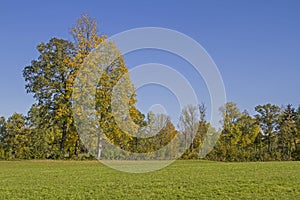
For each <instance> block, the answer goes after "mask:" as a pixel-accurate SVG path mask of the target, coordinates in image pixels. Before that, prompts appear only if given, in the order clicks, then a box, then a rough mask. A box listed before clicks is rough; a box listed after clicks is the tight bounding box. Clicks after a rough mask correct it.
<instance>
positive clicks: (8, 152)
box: [0, 14, 300, 161]
mask: <svg viewBox="0 0 300 200" xmlns="http://www.w3.org/2000/svg"><path fill="white" fill-rule="evenodd" d="M71 34H72V36H73V38H74V40H73V41H68V40H64V39H59V38H52V39H50V40H49V41H48V42H47V43H44V42H42V43H40V44H39V45H38V46H37V50H38V52H39V56H38V58H37V59H35V60H33V61H32V62H31V64H30V65H29V66H25V67H24V70H23V77H24V79H25V81H26V85H25V89H26V91H27V92H28V93H31V94H33V97H34V99H35V103H34V104H33V105H32V106H31V108H30V110H29V112H28V114H27V115H26V116H25V115H23V114H18V113H15V114H13V115H12V116H10V117H9V118H8V119H5V118H4V117H1V118H0V159H84V158H90V159H92V158H98V159H101V158H106V159H122V158H124V157H126V158H128V157H129V158H132V159H153V158H160V159H173V158H176V156H178V152H181V153H182V156H181V158H182V159H197V158H204V159H209V160H218V161H269V160H299V159H300V107H298V108H294V107H293V106H292V105H286V106H281V107H279V106H277V105H272V104H265V105H259V106H256V107H255V111H256V115H254V116H250V115H249V114H248V112H247V111H243V112H241V111H240V110H239V109H238V107H237V105H236V104H235V103H232V102H229V103H227V104H226V105H224V107H223V108H221V109H220V112H221V113H222V114H223V120H222V125H223V127H222V129H221V130H215V129H214V128H213V127H212V126H211V124H210V123H209V122H208V121H207V120H206V107H205V105H204V104H201V105H188V106H186V107H185V108H183V110H182V113H181V116H180V120H179V125H178V127H175V126H174V124H173V123H172V121H171V120H170V119H169V118H168V116H166V115H163V114H157V115H155V114H153V113H151V112H150V113H147V114H146V115H144V114H142V113H141V112H140V111H139V110H138V109H137V108H136V106H135V104H136V102H137V99H136V94H135V93H134V91H135V88H134V85H133V84H132V83H131V81H130V77H129V76H128V75H126V74H128V68H127V67H126V65H125V61H124V58H123V56H122V54H121V53H120V52H119V50H118V49H117V47H116V46H115V45H114V44H113V43H112V42H110V41H107V36H105V35H99V34H98V30H97V23H96V21H95V20H94V19H92V18H91V17H89V16H88V15H86V14H84V15H82V16H81V18H79V19H78V20H77V24H76V25H75V26H73V27H72V28H71ZM99 46H100V47H101V48H99ZM92 52H96V53H97V54H96V53H94V54H95V55H97V56H98V57H93V59H90V55H91V53H92ZM112 55H114V56H112ZM108 58H109V59H112V60H110V61H109V62H107V63H106V64H103V63H102V65H99V64H97V63H93V62H88V63H87V61H86V60H101V61H102V62H103V60H107V59H108ZM109 59H108V60H109ZM87 64H88V65H89V66H90V67H91V68H92V70H96V69H97V70H98V68H101V69H100V70H101V77H99V79H98V80H97V87H96V92H95V95H94V96H95V97H94V101H93V106H94V108H95V110H96V112H95V116H94V115H93V116H85V115H84V114H83V113H84V112H83V110H81V108H80V107H79V108H76V109H77V110H74V107H72V101H73V98H74V96H76V94H77V93H78V92H79V93H84V92H86V91H84V89H82V88H80V91H79V88H75V86H74V85H75V83H76V81H78V79H80V78H78V75H79V73H80V70H82V69H84V65H87ZM90 78H91V77H87V76H82V77H81V79H82V80H81V81H87V79H90ZM120 82H122V83H123V84H121V86H120V87H117V90H113V88H115V86H116V85H118V84H119V83H120ZM77 90H78V91H77ZM116 92H117V97H118V98H117V99H115V96H114V95H115V94H114V93H116ZM81 100H82V102H85V101H86V99H84V98H83V99H81ZM115 101H117V103H115V105H112V104H113V103H112V102H115ZM87 103H89V102H87ZM122 105H126V108H123V107H122ZM83 109H84V108H83ZM124 110H126V111H127V110H128V112H124ZM75 115H76V116H77V117H78V116H80V117H81V118H82V120H85V119H93V121H94V122H96V123H95V124H94V125H93V126H92V127H93V128H94V129H91V128H90V129H87V130H86V133H85V134H87V135H88V137H84V136H83V135H79V133H78V130H77V129H76V122H75V120H74V116H75ZM123 123H124V124H125V126H124V127H122V124H123ZM99 127H101V130H100V129H99ZM207 138H210V139H209V140H210V141H208V140H207ZM107 141H109V142H111V143H113V144H115V145H117V146H118V147H119V150H118V151H116V150H111V149H110V148H108V145H107ZM168 144H169V145H168ZM205 144H210V145H211V147H212V146H213V149H212V151H210V152H209V154H207V155H206V154H205V153H204V152H205V148H204V146H205ZM166 145H167V147H165V146H166ZM210 145H208V146H210ZM163 147H165V148H163ZM158 150H159V151H158ZM178 150H179V151H178ZM135 153H137V154H138V156H136V155H134V154H135ZM180 155H181V154H180ZM201 155H205V157H204V156H201ZM131 156H132V157H131Z"/></svg>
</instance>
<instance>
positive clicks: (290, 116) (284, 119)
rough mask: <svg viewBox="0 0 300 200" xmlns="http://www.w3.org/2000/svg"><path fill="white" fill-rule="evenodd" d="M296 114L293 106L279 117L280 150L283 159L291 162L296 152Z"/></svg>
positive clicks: (289, 106) (287, 108)
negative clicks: (293, 153)
mask: <svg viewBox="0 0 300 200" xmlns="http://www.w3.org/2000/svg"><path fill="white" fill-rule="evenodd" d="M295 120H296V112H295V109H294V108H293V107H292V105H291V104H289V105H287V106H286V107H285V108H284V110H283V112H282V114H281V115H280V117H279V132H278V148H279V149H280V150H281V159H282V160H290V159H291V156H292V152H293V151H295V150H296V146H295V143H294V140H295V138H296V137H297V125H296V122H295Z"/></svg>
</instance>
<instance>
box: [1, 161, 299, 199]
mask: <svg viewBox="0 0 300 200" xmlns="http://www.w3.org/2000/svg"><path fill="white" fill-rule="evenodd" d="M299 197H300V162H243V163H238V162H235V163H226V162H211V161H176V162H174V163H172V164H171V165H169V166H168V167H165V168H163V169H161V170H158V171H154V172H148V173H141V174H138V173H136V174H132V173H125V172H120V171H116V170H114V169H111V168H109V167H107V166H105V165H103V164H101V163H100V162H97V161H2V162H0V199H299Z"/></svg>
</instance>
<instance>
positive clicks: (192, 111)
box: [179, 105, 199, 154]
mask: <svg viewBox="0 0 300 200" xmlns="http://www.w3.org/2000/svg"><path fill="white" fill-rule="evenodd" d="M197 111H198V108H197V106H195V105H187V106H186V107H184V108H183V109H182V111H181V115H180V118H179V128H180V129H181V133H182V134H183V135H184V141H185V144H184V146H185V149H186V150H187V154H189V153H190V152H192V150H193V148H194V147H193V140H194V137H195V135H196V132H197V129H198V125H199V114H198V112H197ZM188 145H189V146H188Z"/></svg>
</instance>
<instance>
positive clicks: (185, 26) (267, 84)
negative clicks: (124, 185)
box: [0, 0, 300, 117]
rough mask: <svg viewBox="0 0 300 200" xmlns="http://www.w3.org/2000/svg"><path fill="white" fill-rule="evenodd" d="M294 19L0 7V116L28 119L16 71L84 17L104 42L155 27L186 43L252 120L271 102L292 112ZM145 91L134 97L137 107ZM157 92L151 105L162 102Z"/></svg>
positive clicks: (35, 4) (190, 6) (69, 6)
mask: <svg viewBox="0 0 300 200" xmlns="http://www.w3.org/2000/svg"><path fill="white" fill-rule="evenodd" d="M299 11H300V1H297V0H295V1H292V0H288V1H283V0H282V1H276V0H272V1H271V0H270V1H254V0H253V1H244V0H237V1H231V0H230V1H211V0H209V1H201V0H195V1H190V0H187V1H175V0H174V1H171V0H170V1H162V0H151V1H140V0H139V1H134V0H130V1H129V0H128V1H121V0H120V1H113V0H109V1H92V0H86V1H79V0H78V1H58V0H55V1H54V0H52V1H31V0H26V1H14V0H6V1H1V2H0V27H1V32H0V36H1V37H0V69H1V73H0V92H1V98H0V115H4V116H6V117H7V116H9V115H11V114H12V113H14V112H20V113H26V112H27V111H28V109H29V107H30V105H31V104H32V103H33V99H32V96H31V95H28V94H26V92H25V89H24V85H25V82H24V80H23V77H22V69H23V68H24V67H25V66H26V65H28V64H30V61H31V60H33V59H36V58H37V56H38V54H37V51H36V45H37V44H38V43H40V42H42V41H44V42H47V41H48V40H49V39H50V38H51V37H54V36H55V37H60V38H64V39H72V38H71V36H70V34H69V28H70V26H71V25H73V24H75V23H76V19H77V18H79V17H80V15H81V14H82V13H88V14H89V15H91V16H92V17H94V18H95V19H96V20H97V21H98V23H99V27H100V32H101V33H105V34H107V35H108V36H111V35H113V34H116V33H118V32H121V31H125V30H128V29H131V28H138V27H146V26H157V27H165V28H169V29H174V30H177V31H180V32H182V33H184V34H186V35H188V36H190V37H192V38H193V39H195V40H196V41H198V42H199V43H200V44H201V45H202V46H203V47H204V48H205V49H206V50H207V52H208V53H209V54H210V56H211V57H212V58H213V60H214V61H215V63H216V64H217V66H218V68H219V70H220V72H221V75H222V77H223V80H224V84H225V88H226V93H227V100H228V101H234V102H237V103H238V105H239V107H240V108H241V109H248V110H249V111H250V113H253V109H254V107H255V106H256V105H258V104H264V103H269V102H270V103H275V104H278V105H281V104H287V103H292V104H293V105H295V106H298V104H300V93H299V89H298V88H299V86H300V78H299V77H300V37H299V36H300V12H299ZM162 57H163V58H162ZM125 58H126V59H127V60H126V62H127V64H128V66H129V68H130V67H132V66H134V65H138V64H143V63H148V62H163V63H164V64H169V65H171V66H172V65H177V67H178V65H180V64H182V65H186V63H185V64H184V61H178V62H177V61H176V62H175V61H174V60H176V58H172V57H170V55H167V54H164V53H159V52H152V53H149V52H148V53H147V52H137V54H136V55H135V56H132V55H128V56H127V57H125ZM175 67H176V66H175ZM185 73H186V75H187V76H189V75H188V74H189V73H192V72H191V71H186V72H185ZM188 78H189V77H188ZM200 82H201V81H200ZM146 89H147V88H144V90H141V91H139V93H138V94H139V95H140V96H141V97H138V98H141V100H140V102H141V104H142V103H143V101H145V100H143V99H142V96H143V94H144V93H145V91H146ZM152 89H153V88H152ZM158 90H159V88H158V89H157V94H159V95H156V97H163V92H162V91H158ZM160 92H162V94H160ZM144 104H146V101H145V102H144ZM149 105H150V104H149Z"/></svg>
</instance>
